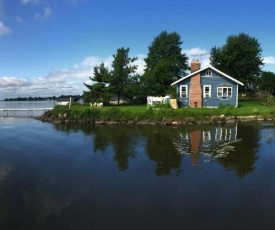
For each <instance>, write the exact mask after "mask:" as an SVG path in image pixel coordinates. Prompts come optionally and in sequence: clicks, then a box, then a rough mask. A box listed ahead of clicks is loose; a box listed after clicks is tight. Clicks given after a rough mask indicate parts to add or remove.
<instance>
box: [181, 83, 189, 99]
mask: <svg viewBox="0 0 275 230" xmlns="http://www.w3.org/2000/svg"><path fill="white" fill-rule="evenodd" d="M182 88H185V94H186V96H185V97H183V96H182ZM180 98H188V85H180Z"/></svg>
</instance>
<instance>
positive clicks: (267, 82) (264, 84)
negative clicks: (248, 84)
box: [259, 71, 275, 95]
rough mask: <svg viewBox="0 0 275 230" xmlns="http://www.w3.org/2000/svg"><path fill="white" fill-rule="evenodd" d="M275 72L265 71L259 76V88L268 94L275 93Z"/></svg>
mask: <svg viewBox="0 0 275 230" xmlns="http://www.w3.org/2000/svg"><path fill="white" fill-rule="evenodd" d="M274 84H275V73H273V72H270V71H263V73H262V75H261V77H260V78H259V89H260V90H262V91H265V92H266V94H272V95H275V85H274Z"/></svg>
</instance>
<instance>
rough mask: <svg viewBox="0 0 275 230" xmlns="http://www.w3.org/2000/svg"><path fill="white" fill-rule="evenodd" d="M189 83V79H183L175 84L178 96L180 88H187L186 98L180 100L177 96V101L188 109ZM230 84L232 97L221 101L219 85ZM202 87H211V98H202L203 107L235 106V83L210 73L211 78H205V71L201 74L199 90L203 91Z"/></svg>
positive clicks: (213, 72) (217, 74)
mask: <svg viewBox="0 0 275 230" xmlns="http://www.w3.org/2000/svg"><path fill="white" fill-rule="evenodd" d="M190 82H191V78H187V79H184V80H182V81H180V82H179V83H178V84H177V91H178V95H179V94H180V86H181V85H187V86H188V98H181V97H180V95H179V98H178V99H179V101H180V102H181V106H183V107H189V106H190ZM224 83H226V84H230V85H232V97H231V98H229V99H227V100H221V99H219V98H218V92H217V88H218V85H220V84H224ZM204 85H211V98H202V106H203V107H218V106H219V105H220V104H223V105H232V106H237V93H236V92H237V88H238V86H237V83H236V82H233V81H231V80H230V79H228V78H226V77H224V76H222V75H220V74H219V73H216V72H215V71H212V75H211V76H206V70H205V71H202V72H201V88H202V90H203V86H204Z"/></svg>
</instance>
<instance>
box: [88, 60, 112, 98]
mask: <svg viewBox="0 0 275 230" xmlns="http://www.w3.org/2000/svg"><path fill="white" fill-rule="evenodd" d="M89 78H90V80H91V81H93V82H94V84H92V85H88V84H86V83H84V85H85V86H86V87H87V88H88V89H89V91H84V101H85V102H95V101H98V100H104V98H106V96H107V95H108V94H107V89H106V84H107V82H108V79H109V70H108V68H107V67H105V65H104V63H103V62H102V63H101V64H100V65H99V66H95V67H94V74H93V77H89Z"/></svg>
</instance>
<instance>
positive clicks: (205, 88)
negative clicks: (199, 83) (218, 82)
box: [203, 85, 211, 98]
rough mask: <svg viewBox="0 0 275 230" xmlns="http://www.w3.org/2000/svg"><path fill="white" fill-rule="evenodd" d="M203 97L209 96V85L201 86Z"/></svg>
mask: <svg viewBox="0 0 275 230" xmlns="http://www.w3.org/2000/svg"><path fill="white" fill-rule="evenodd" d="M203 97H204V98H210V97H211V85H204V86H203Z"/></svg>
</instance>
